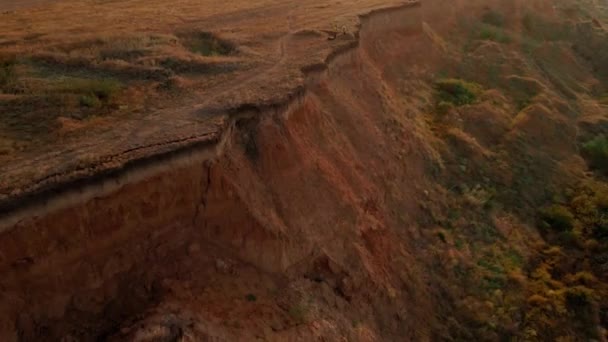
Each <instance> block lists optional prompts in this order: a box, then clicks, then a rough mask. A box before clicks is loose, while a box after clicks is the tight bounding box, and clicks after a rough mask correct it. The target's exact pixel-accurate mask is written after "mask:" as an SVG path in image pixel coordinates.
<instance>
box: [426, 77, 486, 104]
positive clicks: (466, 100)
mask: <svg viewBox="0 0 608 342" xmlns="http://www.w3.org/2000/svg"><path fill="white" fill-rule="evenodd" d="M435 89H436V91H437V99H438V101H437V107H449V106H450V105H453V106H464V105H468V104H473V103H475V102H476V101H477V97H478V95H479V93H480V92H481V89H482V88H481V86H480V85H479V84H477V83H472V82H466V81H463V80H459V79H453V78H448V79H440V80H438V81H436V82H435Z"/></svg>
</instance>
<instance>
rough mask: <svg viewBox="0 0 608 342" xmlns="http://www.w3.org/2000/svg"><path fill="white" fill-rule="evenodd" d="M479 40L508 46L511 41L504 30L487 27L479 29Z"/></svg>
mask: <svg viewBox="0 0 608 342" xmlns="http://www.w3.org/2000/svg"><path fill="white" fill-rule="evenodd" d="M479 39H482V40H491V41H493V42H497V43H501V44H508V43H510V42H511V41H512V40H511V37H510V36H509V35H508V34H507V33H506V32H505V31H504V30H502V29H499V28H496V27H493V26H487V25H484V26H482V27H481V28H480V31H479Z"/></svg>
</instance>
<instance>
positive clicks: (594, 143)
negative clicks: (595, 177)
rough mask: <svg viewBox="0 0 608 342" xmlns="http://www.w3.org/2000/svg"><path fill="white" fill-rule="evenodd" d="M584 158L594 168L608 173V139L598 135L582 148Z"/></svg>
mask: <svg viewBox="0 0 608 342" xmlns="http://www.w3.org/2000/svg"><path fill="white" fill-rule="evenodd" d="M582 153H583V156H584V157H585V158H586V159H587V160H588V161H589V164H590V166H591V167H592V168H594V169H597V170H599V171H600V172H603V173H608V138H606V136H604V135H602V134H601V135H598V136H596V137H595V138H593V139H591V140H589V141H588V142H586V143H585V144H583V146H582Z"/></svg>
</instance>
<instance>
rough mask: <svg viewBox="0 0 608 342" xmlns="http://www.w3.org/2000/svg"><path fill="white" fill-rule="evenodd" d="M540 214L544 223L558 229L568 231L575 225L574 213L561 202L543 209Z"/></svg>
mask: <svg viewBox="0 0 608 342" xmlns="http://www.w3.org/2000/svg"><path fill="white" fill-rule="evenodd" d="M540 215H541V219H542V220H543V222H544V223H546V224H547V225H548V226H549V227H551V228H553V229H555V230H558V231H568V230H571V229H572V228H573V226H574V215H572V213H571V212H570V210H568V208H566V207H564V206H562V205H559V204H554V205H552V206H550V207H547V208H544V209H542V210H541V212H540Z"/></svg>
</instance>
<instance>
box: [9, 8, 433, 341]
mask: <svg viewBox="0 0 608 342" xmlns="http://www.w3.org/2000/svg"><path fill="white" fill-rule="evenodd" d="M418 11H420V10H419V9H418V8H400V9H391V10H387V11H380V12H377V13H373V14H371V15H369V16H366V17H363V18H362V28H361V32H360V41H359V44H358V45H357V46H354V47H352V48H351V49H348V50H345V51H341V52H340V53H339V54H335V55H333V56H332V57H331V58H330V60H328V64H327V65H326V67H324V68H313V69H318V70H316V71H310V72H309V75H308V76H307V80H308V81H307V86H306V88H305V89H303V90H302V91H301V92H299V93H298V95H297V96H295V98H292V99H291V101H290V102H289V103H288V104H284V105H280V106H276V107H273V108H263V109H255V108H254V109H248V110H247V111H244V112H243V113H239V114H238V115H235V116H234V118H233V119H231V122H229V123H228V125H227V126H228V128H227V129H226V130H225V132H224V134H223V136H222V138H221V139H218V141H219V143H218V144H216V145H213V146H207V147H203V148H193V149H191V150H189V151H185V152H181V153H178V154H174V155H171V156H170V157H167V158H163V159H161V160H159V161H157V162H156V163H147V164H144V165H143V166H141V167H140V168H137V167H134V168H132V169H130V170H127V171H125V172H123V173H118V174H115V175H113V176H112V177H111V178H108V179H102V180H97V181H96V183H92V184H90V185H86V186H85V187H83V188H81V189H76V190H70V191H68V192H64V193H60V195H58V196H57V197H52V196H51V197H49V198H48V199H46V200H45V202H44V203H38V204H37V205H36V206H32V207H29V208H24V209H22V210H16V211H15V212H14V214H13V215H12V216H11V215H9V216H7V217H6V218H5V219H4V221H3V224H2V227H3V228H2V233H1V235H0V289H1V292H0V296H1V297H0V340H2V341H16V340H22V341H42V340H49V341H57V340H63V341H86V340H100V339H101V340H104V339H111V340H112V339H113V340H141V341H147V340H151V338H160V337H162V338H164V339H161V340H163V341H165V340H166V341H177V340H180V338H181V339H182V340H186V341H201V340H205V338H217V339H220V340H222V339H226V340H234V339H241V340H252V339H254V338H255V337H259V338H264V339H270V340H286V339H288V340H310V339H311V338H314V337H320V336H323V337H325V338H326V339H329V340H337V339H338V338H341V337H346V338H350V339H355V340H386V339H389V340H390V339H392V340H395V339H397V338H398V339H415V340H420V339H432V338H433V336H434V335H433V334H434V333H435V332H433V325H434V323H433V322H434V321H433V315H432V311H433V310H434V302H433V301H434V300H433V299H431V298H433V296H431V295H430V291H432V287H431V286H430V285H429V284H428V283H427V281H426V279H425V278H424V273H423V272H419V271H418V270H417V267H418V266H419V263H418V262H417V261H416V256H415V254H414V253H415V248H414V247H413V246H414V243H415V242H414V241H413V240H414V239H410V238H413V237H415V236H416V234H418V233H416V230H415V229H411V228H410V227H412V226H413V225H414V219H415V218H416V215H417V213H418V210H419V209H418V208H419V205H418V201H417V199H418V198H419V197H422V196H425V195H424V193H425V192H426V191H425V182H426V181H425V177H424V174H425V172H426V171H427V169H428V167H429V165H431V164H432V161H431V160H428V157H427V156H428V155H432V154H431V153H429V151H430V147H429V146H427V145H426V143H424V142H423V140H422V139H421V138H419V135H418V133H417V132H419V130H421V129H422V128H420V127H419V126H418V125H417V124H416V119H415V115H416V113H415V110H412V109H411V108H409V107H408V106H407V105H406V103H404V102H403V101H401V100H400V99H399V98H398V96H396V93H397V90H396V88H395V87H396V86H397V85H396V83H395V82H394V80H392V79H391V78H390V77H386V74H385V73H386V72H387V70H391V69H390V68H391V67H397V65H398V63H397V62H399V60H400V59H401V58H402V57H404V56H406V53H407V46H405V45H404V41H406V38H407V37H409V36H412V35H413V34H414V35H416V34H420V33H421V32H422V22H421V19H420V17H419V15H418ZM383 46H384V47H386V46H389V47H399V48H390V49H385V48H382V47H383ZM389 52H390V54H389V55H386V53H389ZM379 61H382V62H381V63H379ZM395 123H398V124H397V125H395ZM427 195H428V193H427ZM397 336H398V337H397Z"/></svg>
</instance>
